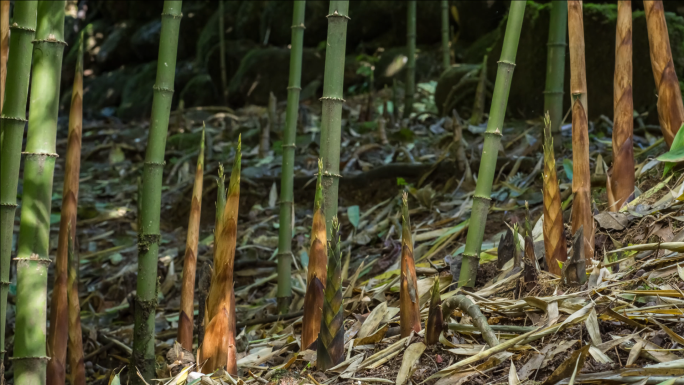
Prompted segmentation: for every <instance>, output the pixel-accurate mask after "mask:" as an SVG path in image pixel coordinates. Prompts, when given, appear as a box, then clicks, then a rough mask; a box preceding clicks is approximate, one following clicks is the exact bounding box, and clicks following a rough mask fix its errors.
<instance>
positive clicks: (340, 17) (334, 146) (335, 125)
mask: <svg viewBox="0 0 684 385" xmlns="http://www.w3.org/2000/svg"><path fill="white" fill-rule="evenodd" d="M348 13H349V1H348V0H331V1H330V8H329V12H328V16H326V17H327V18H328V40H327V46H326V50H325V74H324V77H323V97H322V98H321V102H322V107H323V111H322V112H321V158H322V159H323V182H322V183H323V212H325V228H326V229H327V231H328V235H330V232H331V231H332V219H333V217H335V216H336V215H337V188H338V186H339V184H340V180H339V178H340V138H341V135H342V133H341V129H342V104H344V99H343V98H342V96H343V95H342V92H343V83H344V57H345V46H346V42H347V22H348V21H349V16H348ZM330 238H331V237H330V236H329V237H328V239H330Z"/></svg>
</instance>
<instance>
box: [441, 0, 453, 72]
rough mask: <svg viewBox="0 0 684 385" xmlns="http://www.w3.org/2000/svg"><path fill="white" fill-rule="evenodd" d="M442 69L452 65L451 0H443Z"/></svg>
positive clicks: (444, 69)
mask: <svg viewBox="0 0 684 385" xmlns="http://www.w3.org/2000/svg"><path fill="white" fill-rule="evenodd" d="M441 3H442V67H443V68H442V70H443V71H446V70H447V69H449V67H451V47H449V43H450V42H449V0H442V1H441Z"/></svg>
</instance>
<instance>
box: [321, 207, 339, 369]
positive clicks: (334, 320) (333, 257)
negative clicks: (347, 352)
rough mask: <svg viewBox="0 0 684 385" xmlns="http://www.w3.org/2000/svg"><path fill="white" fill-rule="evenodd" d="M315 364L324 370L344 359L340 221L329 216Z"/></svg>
mask: <svg viewBox="0 0 684 385" xmlns="http://www.w3.org/2000/svg"><path fill="white" fill-rule="evenodd" d="M316 352H317V360H316V367H317V368H318V370H322V371H324V370H327V369H330V368H332V367H333V366H335V365H338V364H339V363H341V362H342V361H343V360H344V306H343V299H342V258H341V255H340V223H339V222H338V221H337V217H333V220H332V226H331V236H330V237H329V238H328V276H327V279H326V284H325V298H324V299H323V312H322V314H321V331H320V332H319V334H318V348H317V349H316Z"/></svg>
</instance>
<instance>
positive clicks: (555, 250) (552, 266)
mask: <svg viewBox="0 0 684 385" xmlns="http://www.w3.org/2000/svg"><path fill="white" fill-rule="evenodd" d="M543 178H544V222H543V223H544V251H545V254H544V257H545V259H546V266H547V268H548V269H549V272H550V273H552V274H555V275H560V274H561V268H560V265H559V264H558V262H565V260H566V259H567V258H568V250H567V248H566V246H565V231H564V229H563V210H562V208H561V195H560V188H559V187H558V177H557V176H556V159H555V156H554V151H553V135H552V134H551V120H550V118H549V113H548V112H547V113H546V116H545V117H544V171H543Z"/></svg>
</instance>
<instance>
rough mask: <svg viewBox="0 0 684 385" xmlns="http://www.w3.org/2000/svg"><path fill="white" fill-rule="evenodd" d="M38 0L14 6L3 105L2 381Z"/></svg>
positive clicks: (0, 166)
mask: <svg viewBox="0 0 684 385" xmlns="http://www.w3.org/2000/svg"><path fill="white" fill-rule="evenodd" d="M37 7H38V2H37V1H20V2H18V3H17V4H16V6H15V8H14V25H13V26H12V29H13V30H14V32H13V33H12V38H11V39H12V43H11V45H12V46H13V47H14V51H13V53H12V57H11V58H8V61H7V72H8V73H9V74H10V76H9V82H7V84H6V85H7V89H6V91H7V92H6V94H7V95H9V96H11V97H10V98H9V101H8V102H7V105H3V108H2V118H0V128H2V132H3V133H4V134H5V136H4V140H3V141H2V146H1V148H0V381H1V380H2V377H3V373H4V366H3V363H4V362H5V349H4V346H5V322H6V320H7V292H8V290H9V284H10V263H11V260H12V241H13V239H12V238H13V236H12V235H13V232H14V217H15V214H16V208H17V187H18V185H19V166H20V164H21V145H22V141H23V138H24V126H25V125H26V100H27V97H28V87H29V78H30V75H31V60H32V57H33V47H32V46H31V41H32V40H33V37H34V35H35V30H36V9H37Z"/></svg>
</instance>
